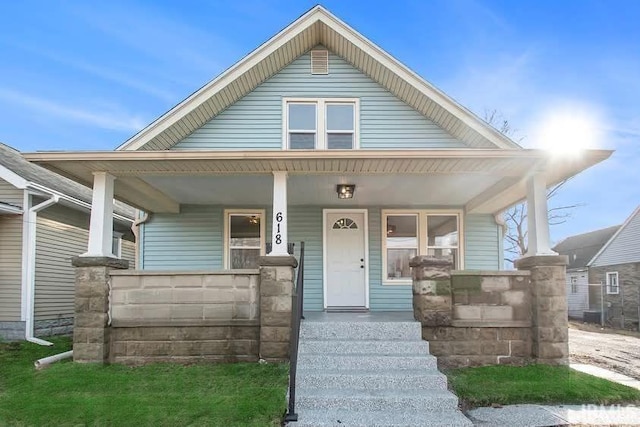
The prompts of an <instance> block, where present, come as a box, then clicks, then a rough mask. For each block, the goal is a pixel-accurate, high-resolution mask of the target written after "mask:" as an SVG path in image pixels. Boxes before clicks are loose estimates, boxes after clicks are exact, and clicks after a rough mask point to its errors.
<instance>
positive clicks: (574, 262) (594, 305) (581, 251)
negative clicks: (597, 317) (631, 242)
mask: <svg viewBox="0 0 640 427" xmlns="http://www.w3.org/2000/svg"><path fill="white" fill-rule="evenodd" d="M619 228H620V226H619V225H616V226H613V227H607V228H603V229H600V230H595V231H590V232H588V233H582V234H576V235H575V236H569V237H567V238H566V239H564V240H562V241H561V242H560V243H558V244H557V245H556V246H554V247H553V250H554V251H556V252H558V254H560V255H566V256H567V257H569V265H568V266H567V304H568V309H569V317H571V318H576V319H582V318H583V315H584V312H585V311H587V310H599V309H600V293H599V289H597V287H595V288H594V287H593V286H591V287H590V286H589V284H590V283H594V282H590V281H589V271H588V268H587V264H588V263H589V261H591V259H592V258H593V257H594V256H595V255H596V254H597V253H598V252H599V251H600V249H602V247H603V246H604V245H605V244H606V243H607V242H608V241H609V239H611V236H613V235H614V234H615V232H616V231H618V229H619Z"/></svg>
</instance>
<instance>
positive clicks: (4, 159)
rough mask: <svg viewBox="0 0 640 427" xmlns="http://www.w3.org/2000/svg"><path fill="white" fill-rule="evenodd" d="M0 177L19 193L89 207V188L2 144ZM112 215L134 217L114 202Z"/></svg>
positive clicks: (118, 203)
mask: <svg viewBox="0 0 640 427" xmlns="http://www.w3.org/2000/svg"><path fill="white" fill-rule="evenodd" d="M0 176H1V177H3V178H5V179H6V181H8V182H9V183H10V184H12V185H14V186H15V187H17V188H20V189H26V188H31V189H32V190H36V191H44V192H46V193H49V194H54V193H55V194H58V195H60V196H63V197H66V198H67V199H69V200H70V201H72V199H75V200H77V201H80V202H84V204H85V205H86V204H88V205H89V206H90V205H91V198H92V191H91V189H90V188H88V187H85V186H84V185H82V184H79V183H77V182H75V181H72V180H70V179H68V178H65V177H63V176H61V175H58V174H57V173H54V172H51V171H50V170H47V169H45V168H43V167H41V166H38V165H36V164H34V163H31V162H28V161H27V160H25V158H24V157H23V156H22V154H21V153H20V152H19V151H18V150H16V149H15V148H12V147H9V146H8V145H5V144H3V143H0ZM114 213H115V214H116V215H119V216H122V217H125V218H128V219H133V218H134V217H135V209H134V208H132V207H131V206H128V205H125V204H124V203H120V202H116V204H115V207H114Z"/></svg>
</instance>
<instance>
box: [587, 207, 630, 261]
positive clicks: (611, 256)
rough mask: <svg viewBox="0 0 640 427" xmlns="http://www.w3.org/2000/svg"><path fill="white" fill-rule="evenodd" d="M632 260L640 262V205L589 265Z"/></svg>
mask: <svg viewBox="0 0 640 427" xmlns="http://www.w3.org/2000/svg"><path fill="white" fill-rule="evenodd" d="M632 262H640V206H638V207H637V208H636V209H635V210H634V211H633V213H632V214H631V215H630V216H629V218H627V219H626V220H625V222H624V223H623V224H622V225H621V226H620V228H619V229H618V230H617V231H616V233H615V234H614V235H613V236H611V238H610V239H609V241H608V242H607V243H606V244H605V245H604V246H602V248H601V249H600V250H599V251H598V253H596V254H595V255H594V257H593V259H591V260H590V261H589V262H588V263H587V265H588V266H589V267H600V266H603V265H616V264H627V263H632Z"/></svg>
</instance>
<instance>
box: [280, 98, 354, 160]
mask: <svg viewBox="0 0 640 427" xmlns="http://www.w3.org/2000/svg"><path fill="white" fill-rule="evenodd" d="M289 104H315V106H316V133H315V135H316V146H315V148H314V149H315V150H328V148H327V135H328V134H329V133H346V132H344V131H331V132H329V131H327V121H326V114H327V105H331V104H351V105H353V116H354V117H353V148H352V150H358V149H360V99H358V98H282V149H283V150H290V148H289ZM293 131H294V133H295V132H296V131H299V132H300V133H311V132H310V131H309V130H308V129H307V130H304V129H299V130H298V129H293ZM295 151H304V150H297V149H296V150H295Z"/></svg>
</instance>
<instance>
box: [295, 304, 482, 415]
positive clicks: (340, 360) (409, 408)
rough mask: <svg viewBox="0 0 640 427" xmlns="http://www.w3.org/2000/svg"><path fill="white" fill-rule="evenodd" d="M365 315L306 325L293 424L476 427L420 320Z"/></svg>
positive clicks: (344, 316)
mask: <svg viewBox="0 0 640 427" xmlns="http://www.w3.org/2000/svg"><path fill="white" fill-rule="evenodd" d="M332 317H333V318H336V319H339V320H332ZM362 317H363V316H361V315H360V316H358V315H354V318H353V319H349V315H347V314H343V315H339V316H335V317H334V316H333V315H324V316H323V317H321V320H315V321H314V320H312V319H309V320H304V321H303V322H302V326H301V330H300V346H299V356H298V374H297V378H296V382H297V387H296V395H297V398H296V412H297V413H298V421H297V422H294V423H289V424H288V425H289V426H291V427H294V426H295V427H307V426H314V427H324V426H340V427H345V426H347V427H348V426H380V427H383V426H388V427H409V426H471V425H472V423H471V422H470V421H469V420H468V419H467V418H466V417H465V416H464V415H462V413H461V412H460V411H459V410H458V399H457V397H456V396H455V395H454V394H452V393H451V392H449V391H448V390H447V378H446V377H445V376H444V375H443V374H442V373H440V372H439V371H438V370H437V367H436V359H435V357H433V356H431V355H430V354H429V345H428V343H427V342H426V341H423V340H422V330H421V326H420V324H419V323H418V322H414V321H406V320H398V318H397V316H396V318H393V319H392V320H388V321H385V319H384V316H381V318H380V320H374V318H373V316H372V315H369V316H368V317H365V319H366V321H362V320H361V319H362Z"/></svg>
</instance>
